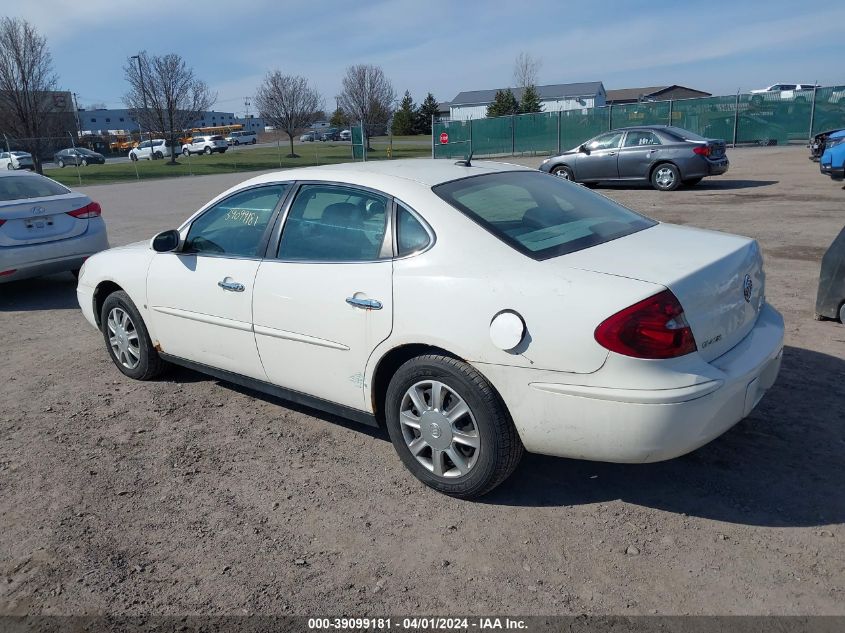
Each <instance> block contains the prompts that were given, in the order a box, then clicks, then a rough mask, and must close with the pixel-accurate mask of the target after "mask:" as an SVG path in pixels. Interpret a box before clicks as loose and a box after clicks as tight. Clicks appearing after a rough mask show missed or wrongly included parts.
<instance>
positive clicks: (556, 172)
mask: <svg viewBox="0 0 845 633" xmlns="http://www.w3.org/2000/svg"><path fill="white" fill-rule="evenodd" d="M549 173H550V174H551V175H552V176H557V177H558V178H560V179H562V180H572V181H574V180H575V176H573V175H572V170H571V169H570V168H569V167H567V166H566V165H557V166H556V167H552V170H551V171H550V172H549Z"/></svg>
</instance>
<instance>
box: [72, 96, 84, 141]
mask: <svg viewBox="0 0 845 633" xmlns="http://www.w3.org/2000/svg"><path fill="white" fill-rule="evenodd" d="M71 95H73V113H74V115H75V116H76V132H77V134H78V138H82V122H81V121H80V120H79V100H78V99H77V96H76V93H75V92H72V93H71Z"/></svg>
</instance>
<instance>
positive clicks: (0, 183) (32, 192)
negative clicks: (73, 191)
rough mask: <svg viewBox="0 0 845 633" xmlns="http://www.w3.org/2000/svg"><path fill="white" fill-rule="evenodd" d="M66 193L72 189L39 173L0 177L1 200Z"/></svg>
mask: <svg viewBox="0 0 845 633" xmlns="http://www.w3.org/2000/svg"><path fill="white" fill-rule="evenodd" d="M66 193H70V189H68V188H66V187H63V186H62V185H60V184H59V183H57V182H56V181H54V180H50V179H49V178H45V177H44V176H39V175H38V174H32V175H29V176H3V177H0V200H22V199H25V198H43V197H46V196H61V195H64V194H66Z"/></svg>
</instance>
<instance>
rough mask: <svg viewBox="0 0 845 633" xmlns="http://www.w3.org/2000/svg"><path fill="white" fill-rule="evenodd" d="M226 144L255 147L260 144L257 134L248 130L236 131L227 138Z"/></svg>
mask: <svg viewBox="0 0 845 633" xmlns="http://www.w3.org/2000/svg"><path fill="white" fill-rule="evenodd" d="M226 142H227V143H228V144H229V145H245V144H249V145H255V144H256V143H257V142H258V137H257V136H256V134H255V132H250V131H247V130H240V131H235V132H232V133H231V134H229V136H227V137H226Z"/></svg>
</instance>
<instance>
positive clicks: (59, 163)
mask: <svg viewBox="0 0 845 633" xmlns="http://www.w3.org/2000/svg"><path fill="white" fill-rule="evenodd" d="M57 164H58V166H59V167H62V168H63V167H64V166H65V161H63V160H62V159H61V158H60V159H59V162H58V163H57Z"/></svg>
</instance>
